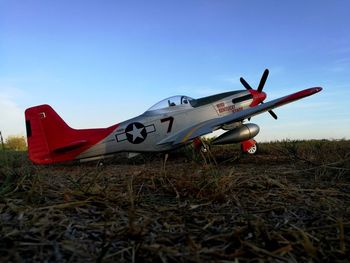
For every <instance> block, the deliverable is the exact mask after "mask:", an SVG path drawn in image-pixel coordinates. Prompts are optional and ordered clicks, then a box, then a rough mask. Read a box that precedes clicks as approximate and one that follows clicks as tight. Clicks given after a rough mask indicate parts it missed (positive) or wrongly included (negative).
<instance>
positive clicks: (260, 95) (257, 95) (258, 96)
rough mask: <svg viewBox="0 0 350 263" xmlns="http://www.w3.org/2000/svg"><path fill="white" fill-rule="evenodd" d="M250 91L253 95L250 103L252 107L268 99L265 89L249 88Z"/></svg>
mask: <svg viewBox="0 0 350 263" xmlns="http://www.w3.org/2000/svg"><path fill="white" fill-rule="evenodd" d="M249 92H250V93H251V94H252V95H253V101H252V103H251V104H250V107H254V106H256V105H258V104H260V102H262V101H264V100H265V99H266V93H265V92H263V91H261V92H259V91H256V90H249Z"/></svg>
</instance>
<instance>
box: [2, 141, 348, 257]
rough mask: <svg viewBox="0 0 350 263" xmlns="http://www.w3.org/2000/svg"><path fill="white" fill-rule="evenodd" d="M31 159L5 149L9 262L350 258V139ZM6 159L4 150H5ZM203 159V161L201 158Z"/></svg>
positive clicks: (4, 238)
mask: <svg viewBox="0 0 350 263" xmlns="http://www.w3.org/2000/svg"><path fill="white" fill-rule="evenodd" d="M260 149H261V154H260V155H258V156H254V157H253V156H240V155H239V153H238V151H237V149H236V148H232V147H217V148H215V149H214V155H215V156H216V159H217V161H218V163H219V164H218V165H217V166H215V165H203V162H202V161H198V160H200V159H199V158H198V157H195V158H192V155H193V153H192V151H191V149H185V150H183V151H180V152H177V153H174V154H172V155H171V156H170V158H169V160H168V162H167V165H166V169H165V170H163V169H162V159H161V158H160V157H153V158H148V157H147V158H145V157H144V158H139V159H136V160H125V159H123V158H119V159H115V160H112V161H109V163H108V164H107V165H105V166H102V167H98V166H96V164H94V163H92V164H91V163H90V164H85V165H74V166H73V165H55V166H46V167H42V166H33V165H31V164H30V163H29V162H28V161H27V159H26V156H25V155H24V154H18V153H17V154H10V155H9V153H7V154H6V155H4V154H3V153H2V155H0V164H1V168H0V182H1V187H0V261H1V262H9V261H28V262H32V261H33V262H43V261H47V262H56V261H58V262H116V261H118V262H139V261H146V262H154V261H155V262H188V261H189V262H203V261H204V262H206V261H215V262H227V261H235V262H260V261H274V262H305V261H308V262H310V261H311V262H334V261H338V262H347V260H348V258H350V252H349V251H350V245H349V244H350V235H349V231H350V142H349V141H340V142H337V141H331V142H330V141H312V142H310V141H308V142H296V141H286V142H276V143H271V144H262V145H261V147H260ZM5 157H6V158H5ZM193 160H196V161H193Z"/></svg>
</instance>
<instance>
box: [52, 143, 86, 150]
mask: <svg viewBox="0 0 350 263" xmlns="http://www.w3.org/2000/svg"><path fill="white" fill-rule="evenodd" d="M87 142H88V141H87V140H79V141H75V142H71V143H69V144H67V145H63V146H58V147H56V148H55V149H53V152H55V153H64V152H69V151H73V150H75V149H78V148H79V147H81V146H83V145H85V144H86V143H87Z"/></svg>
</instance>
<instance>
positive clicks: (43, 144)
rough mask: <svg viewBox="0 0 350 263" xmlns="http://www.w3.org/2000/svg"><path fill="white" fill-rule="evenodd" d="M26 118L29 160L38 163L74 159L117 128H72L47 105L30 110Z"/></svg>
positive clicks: (27, 111)
mask: <svg viewBox="0 0 350 263" xmlns="http://www.w3.org/2000/svg"><path fill="white" fill-rule="evenodd" d="M25 117H26V128H27V138H28V152H29V158H30V159H31V160H32V162H34V163H37V164H49V163H54V162H62V161H69V160H74V159H76V157H77V156H78V155H79V154H80V153H82V152H83V151H85V150H86V149H88V148H90V147H91V146H93V145H94V144H96V143H97V142H99V141H101V140H102V139H103V138H105V137H106V136H107V135H109V134H110V133H111V132H112V131H113V130H114V129H115V128H116V127H117V126H118V125H114V126H111V127H109V128H104V129H84V130H76V129H72V128H71V127H69V126H68V125H67V124H66V123H65V122H64V120H63V119H62V118H61V117H60V116H59V115H58V114H57V113H56V112H55V111H54V110H53V109H52V108H51V107H50V106H49V105H40V106H36V107H32V108H29V109H27V110H26V111H25Z"/></svg>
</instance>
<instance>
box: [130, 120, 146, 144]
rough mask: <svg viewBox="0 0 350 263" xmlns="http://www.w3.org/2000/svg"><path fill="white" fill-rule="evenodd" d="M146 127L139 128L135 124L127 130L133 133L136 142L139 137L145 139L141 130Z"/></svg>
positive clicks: (133, 139) (133, 140)
mask: <svg viewBox="0 0 350 263" xmlns="http://www.w3.org/2000/svg"><path fill="white" fill-rule="evenodd" d="M143 129H144V127H142V128H140V129H138V128H136V126H135V124H133V125H132V130H131V131H129V132H127V133H128V134H131V135H132V142H135V140H136V139H137V138H141V139H144V137H143V136H142V134H141V132H142V130H143Z"/></svg>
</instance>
